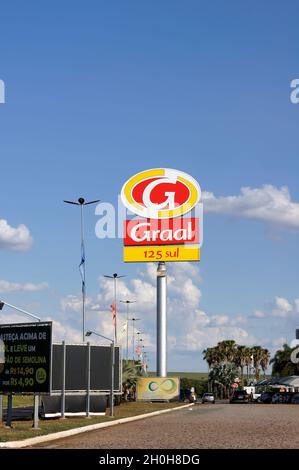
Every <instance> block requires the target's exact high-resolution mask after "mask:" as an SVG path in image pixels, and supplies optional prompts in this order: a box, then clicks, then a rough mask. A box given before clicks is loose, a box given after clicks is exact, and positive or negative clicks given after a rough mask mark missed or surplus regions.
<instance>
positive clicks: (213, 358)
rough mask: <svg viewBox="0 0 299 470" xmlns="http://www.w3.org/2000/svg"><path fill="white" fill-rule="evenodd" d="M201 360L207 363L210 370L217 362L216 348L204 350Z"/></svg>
mask: <svg viewBox="0 0 299 470" xmlns="http://www.w3.org/2000/svg"><path fill="white" fill-rule="evenodd" d="M202 353H203V358H204V360H205V361H207V363H208V367H209V369H210V368H211V366H212V364H216V363H217V362H218V354H217V350H216V348H207V349H204V351H203V352H202Z"/></svg>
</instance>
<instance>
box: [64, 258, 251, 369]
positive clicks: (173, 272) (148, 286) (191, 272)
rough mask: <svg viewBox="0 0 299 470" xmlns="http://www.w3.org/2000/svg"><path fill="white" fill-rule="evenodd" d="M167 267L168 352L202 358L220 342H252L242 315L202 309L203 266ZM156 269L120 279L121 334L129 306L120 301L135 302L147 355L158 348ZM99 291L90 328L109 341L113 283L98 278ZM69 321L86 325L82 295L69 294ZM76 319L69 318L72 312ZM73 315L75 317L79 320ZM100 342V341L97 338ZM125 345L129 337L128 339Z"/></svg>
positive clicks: (90, 304) (89, 313) (90, 306)
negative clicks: (209, 348)
mask: <svg viewBox="0 0 299 470" xmlns="http://www.w3.org/2000/svg"><path fill="white" fill-rule="evenodd" d="M167 269H168V319H169V321H168V348H169V353H170V354H172V353H178V354H184V353H185V351H193V350H194V351H195V350H196V351H198V360H199V361H200V360H201V359H202V355H201V351H202V349H204V348H206V347H208V346H213V345H214V344H216V343H217V342H218V341H220V340H221V339H227V338H232V339H235V340H239V341H240V342H242V343H244V344H247V343H249V342H250V341H251V342H253V338H252V337H250V336H249V334H248V333H247V332H246V331H245V329H243V328H241V327H240V324H243V323H244V318H243V317H242V316H241V315H239V316H236V317H230V316H229V315H226V314H220V315H208V314H207V313H206V312H204V311H203V310H202V309H200V299H201V291H200V288H199V284H200V282H201V277H200V273H199V268H198V266H195V265H192V264H191V263H178V264H173V265H171V266H168V267H167ZM156 270H157V267H156V266H155V265H147V266H146V267H145V269H144V270H143V271H142V272H140V273H138V278H135V279H128V278H125V279H120V280H118V281H117V297H118V304H117V307H118V320H119V322H118V331H119V332H120V330H121V324H122V323H123V321H124V320H125V318H126V306H125V305H124V304H121V303H120V302H119V300H121V299H122V300H125V299H130V300H135V301H136V303H134V304H132V305H131V306H130V316H131V317H132V316H134V317H137V318H140V321H138V322H137V323H136V325H135V327H136V331H137V330H139V331H141V333H142V337H143V339H144V341H143V344H144V345H145V346H146V349H147V351H151V352H155V349H156ZM99 288H100V292H99V295H98V296H97V298H96V299H88V300H87V302H86V325H87V328H90V329H95V330H96V331H99V332H100V333H102V334H104V335H107V336H108V337H109V336H110V337H111V336H112V335H113V326H112V317H111V312H110V305H111V303H112V302H113V297H114V290H113V281H111V280H109V279H105V278H104V279H103V278H99ZM61 307H62V310H63V312H64V314H65V315H66V318H67V321H70V322H72V324H74V322H75V321H76V324H77V328H78V330H79V329H80V328H81V327H82V325H81V315H80V312H81V309H82V300H81V297H80V296H74V295H69V296H66V297H65V298H64V299H62V301H61ZM71 311H72V312H73V313H71V315H69V316H68V313H70V312H71ZM74 312H75V313H76V315H75V318H76V320H75V318H74ZM129 338H130V352H131V354H132V323H131V324H130V326H129ZM93 340H95V338H93ZM124 343H125V338H124Z"/></svg>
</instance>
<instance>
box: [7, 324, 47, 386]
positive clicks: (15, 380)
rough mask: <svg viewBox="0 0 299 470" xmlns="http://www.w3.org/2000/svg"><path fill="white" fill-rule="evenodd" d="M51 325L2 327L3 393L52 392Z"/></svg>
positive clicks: (12, 325) (11, 325)
mask: <svg viewBox="0 0 299 470" xmlns="http://www.w3.org/2000/svg"><path fill="white" fill-rule="evenodd" d="M51 341H52V322H39V323H16V324H10V325H0V346H1V345H2V349H3V351H2V355H3V352H4V361H3V364H4V365H3V367H1V369H2V372H0V393H1V392H2V393H43V392H45V393H47V392H49V391H50V378H51V377H50V376H51Z"/></svg>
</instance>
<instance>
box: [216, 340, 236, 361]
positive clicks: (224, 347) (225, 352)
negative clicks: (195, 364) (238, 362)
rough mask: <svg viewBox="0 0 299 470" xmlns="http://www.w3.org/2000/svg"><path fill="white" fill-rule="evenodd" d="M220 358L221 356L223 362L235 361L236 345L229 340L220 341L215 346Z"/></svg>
mask: <svg viewBox="0 0 299 470" xmlns="http://www.w3.org/2000/svg"><path fill="white" fill-rule="evenodd" d="M217 348H218V350H219V353H220V356H222V358H223V359H222V360H223V362H234V361H235V359H236V352H237V344H236V342H235V341H234V340H232V339H229V340H226V341H221V342H219V343H218V344H217Z"/></svg>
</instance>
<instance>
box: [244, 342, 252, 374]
mask: <svg viewBox="0 0 299 470" xmlns="http://www.w3.org/2000/svg"><path fill="white" fill-rule="evenodd" d="M252 357H253V355H252V349H251V348H249V347H247V346H246V347H245V350H244V362H245V366H246V376H247V382H248V381H249V370H250V367H251V365H252Z"/></svg>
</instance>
